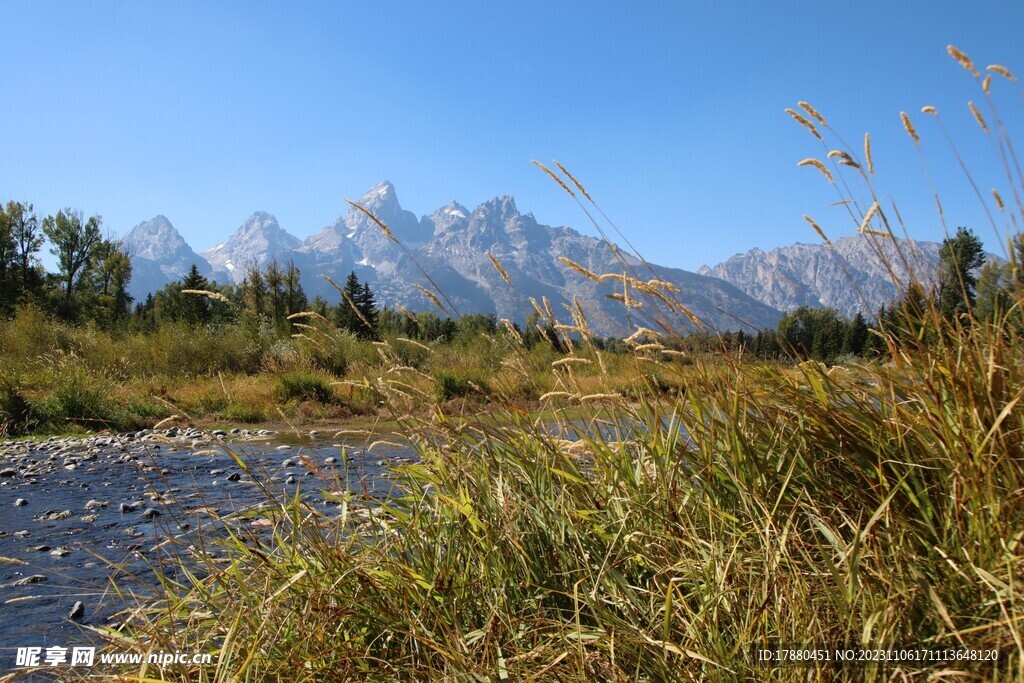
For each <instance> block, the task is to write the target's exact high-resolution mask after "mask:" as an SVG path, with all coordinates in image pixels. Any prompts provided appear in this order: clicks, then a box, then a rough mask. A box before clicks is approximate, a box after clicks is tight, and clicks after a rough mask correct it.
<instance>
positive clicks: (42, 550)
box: [31, 545, 50, 553]
mask: <svg viewBox="0 0 1024 683" xmlns="http://www.w3.org/2000/svg"><path fill="white" fill-rule="evenodd" d="M49 549H50V546H48V545H37V546H35V547H34V548H31V550H34V551H36V552H37V553H45V552H46V551H48V550H49Z"/></svg>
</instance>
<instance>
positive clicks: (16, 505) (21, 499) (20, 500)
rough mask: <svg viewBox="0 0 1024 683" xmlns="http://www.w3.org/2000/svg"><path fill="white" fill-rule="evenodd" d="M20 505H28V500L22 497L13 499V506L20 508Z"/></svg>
mask: <svg viewBox="0 0 1024 683" xmlns="http://www.w3.org/2000/svg"><path fill="white" fill-rule="evenodd" d="M22 505H28V501H27V500H25V499H24V498H19V499H18V500H16V501H14V507H16V508H20V507H21V506H22Z"/></svg>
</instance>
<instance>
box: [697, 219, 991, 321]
mask: <svg viewBox="0 0 1024 683" xmlns="http://www.w3.org/2000/svg"><path fill="white" fill-rule="evenodd" d="M832 244H833V248H831V249H830V248H829V247H828V245H825V244H801V243H797V244H794V245H791V246H787V247H779V248H777V249H772V250H771V251H769V252H765V251H762V250H761V249H752V250H750V251H748V252H746V253H743V254H736V255H735V256H732V257H731V258H729V259H727V260H726V261H723V262H722V263H719V264H718V265H716V266H714V267H708V266H703V267H701V268H700V270H698V271H697V272H698V273H700V274H701V275H708V276H711V277H717V278H720V279H722V280H725V281H726V282H729V283H732V284H733V285H735V286H736V287H738V288H739V289H741V290H743V291H744V292H745V293H746V294H749V295H750V296H752V297H753V298H755V299H757V300H758V301H760V302H762V303H764V304H767V305H769V306H771V307H773V308H777V309H778V310H780V311H791V310H794V309H796V308H798V307H800V306H813V307H819V306H825V307H829V308H835V309H837V310H838V311H839V313H840V314H841V315H844V316H847V317H852V316H854V315H856V314H857V312H858V311H859V312H862V313H874V312H877V311H878V309H879V308H880V307H881V306H882V305H883V304H888V303H890V302H892V301H894V300H895V299H897V298H898V296H899V291H898V288H897V287H896V285H894V284H893V275H895V276H896V277H897V278H898V280H899V281H900V282H907V281H908V279H909V276H910V273H911V272H913V273H915V274H916V276H917V278H918V279H919V280H920V281H922V282H926V283H932V282H934V281H935V277H936V273H937V271H938V264H939V250H940V249H941V248H942V245H941V244H939V243H938V242H925V241H917V240H912V239H900V240H895V241H894V240H889V239H877V238H869V237H866V236H864V235H851V236H849V237H841V238H839V239H836V240H834V241H833V243H832ZM986 258H988V259H998V257H997V256H995V255H994V254H986ZM886 263H888V264H889V266H891V268H892V273H890V271H889V267H887V265H886Z"/></svg>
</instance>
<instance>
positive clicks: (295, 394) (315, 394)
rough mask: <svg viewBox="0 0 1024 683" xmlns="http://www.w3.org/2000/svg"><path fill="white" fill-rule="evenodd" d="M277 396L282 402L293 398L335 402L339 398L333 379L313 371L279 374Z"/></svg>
mask: <svg viewBox="0 0 1024 683" xmlns="http://www.w3.org/2000/svg"><path fill="white" fill-rule="evenodd" d="M276 381H277V397H278V400H279V401H281V402H282V403H285V402H287V401H292V400H298V401H316V402H317V403H334V402H335V401H336V400H337V398H336V397H335V395H334V389H333V388H332V387H331V380H330V379H329V378H327V377H324V376H323V375H316V374H313V373H311V372H288V373H285V374H281V375H278V376H277V378H276Z"/></svg>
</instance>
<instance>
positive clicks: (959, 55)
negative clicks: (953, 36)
mask: <svg viewBox="0 0 1024 683" xmlns="http://www.w3.org/2000/svg"><path fill="white" fill-rule="evenodd" d="M946 51H947V52H949V56H950V57H952V58H953V59H955V60H956V61H958V62H960V66H962V67H963V68H965V69H967V70H968V71H970V72H971V73H974V74H977V72H976V71H975V70H974V62H972V61H971V58H970V57H968V56H967V55H965V54H964V53H963V52H961V51H960V50H958V49H957V48H956V46H955V45H947V46H946Z"/></svg>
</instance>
